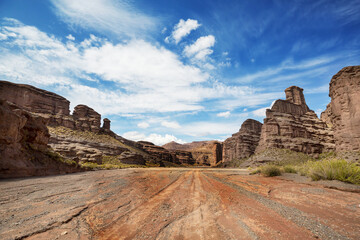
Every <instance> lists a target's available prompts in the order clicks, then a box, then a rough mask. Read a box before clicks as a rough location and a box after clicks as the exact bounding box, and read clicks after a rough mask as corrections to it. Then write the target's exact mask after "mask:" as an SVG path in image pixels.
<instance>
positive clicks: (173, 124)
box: [161, 121, 180, 129]
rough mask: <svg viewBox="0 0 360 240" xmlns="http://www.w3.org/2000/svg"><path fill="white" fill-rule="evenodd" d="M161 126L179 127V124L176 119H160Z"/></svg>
mask: <svg viewBox="0 0 360 240" xmlns="http://www.w3.org/2000/svg"><path fill="white" fill-rule="evenodd" d="M161 126H164V127H167V128H175V129H176V128H180V124H179V123H178V122H176V121H162V122H161Z"/></svg>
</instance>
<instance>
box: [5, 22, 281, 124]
mask: <svg viewBox="0 0 360 240" xmlns="http://www.w3.org/2000/svg"><path fill="white" fill-rule="evenodd" d="M0 34H2V36H4V37H3V38H5V39H4V40H2V42H1V45H0V78H1V79H5V80H9V81H13V82H19V83H28V84H32V85H35V86H37V87H41V88H45V89H47V90H50V91H55V92H56V93H58V94H61V95H63V96H65V97H66V98H68V99H69V100H70V101H71V104H72V105H76V104H87V105H89V106H91V107H92V108H94V109H97V111H99V112H100V113H101V114H134V113H136V114H139V113H149V114H151V113H159V112H179V111H187V112H189V111H199V110H203V109H205V104H204V102H205V101H206V100H209V99H212V100H214V101H217V103H218V104H216V106H217V107H218V108H219V109H221V108H222V106H227V108H228V109H233V108H236V107H238V106H246V107H248V106H256V105H260V104H264V103H266V102H268V101H269V100H272V99H276V98H279V97H281V96H282V95H283V93H282V92H281V93H280V96H278V95H277V94H276V93H261V92H259V90H258V89H256V88H250V87H246V86H227V85H225V84H223V83H219V82H211V78H210V75H209V74H207V73H205V72H204V71H203V70H201V69H200V68H198V67H196V66H193V65H187V64H184V63H183V62H181V61H180V58H179V56H178V55H176V54H175V53H173V52H171V51H169V50H167V49H165V48H163V47H159V46H154V45H153V44H151V43H149V42H147V41H144V40H135V39H134V40H129V41H127V42H126V43H119V44H114V43H111V42H109V41H107V40H106V39H104V38H99V37H97V36H95V35H90V36H89V38H86V39H84V40H83V41H82V42H74V41H65V42H63V41H62V40H61V39H58V38H56V37H55V36H52V35H49V34H46V33H44V32H42V31H40V30H39V29H37V28H35V27H32V26H27V25H24V24H22V23H20V22H18V21H17V20H14V19H6V20H5V21H3V22H2V27H1V28H0ZM94 82H96V84H94ZM149 99H156V101H149ZM217 107H215V108H214V109H213V110H214V111H216V110H219V109H217ZM162 121H163V120H159V121H158V122H159V123H161V122H162ZM167 125H168V126H172V127H177V125H176V124H172V125H170V124H167Z"/></svg>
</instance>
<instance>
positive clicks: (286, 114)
mask: <svg viewBox="0 0 360 240" xmlns="http://www.w3.org/2000/svg"><path fill="white" fill-rule="evenodd" d="M285 93H286V100H277V101H276V102H275V103H274V105H273V106H272V108H271V109H267V110H266V118H265V119H264V124H263V126H262V130H261V136H260V141H259V145H258V147H257V148H256V152H261V151H263V150H265V149H269V148H285V149H290V150H293V151H297V152H303V153H307V154H311V155H313V156H317V155H318V154H320V153H322V152H324V151H332V150H334V147H335V145H334V138H333V132H332V130H331V129H330V128H329V127H328V126H327V124H326V123H325V122H323V121H321V120H320V119H318V117H317V116H316V114H315V112H314V111H312V110H310V109H309V108H308V106H307V105H306V102H305V98H304V95H303V89H302V88H299V87H296V86H292V87H289V88H287V89H286V90H285Z"/></svg>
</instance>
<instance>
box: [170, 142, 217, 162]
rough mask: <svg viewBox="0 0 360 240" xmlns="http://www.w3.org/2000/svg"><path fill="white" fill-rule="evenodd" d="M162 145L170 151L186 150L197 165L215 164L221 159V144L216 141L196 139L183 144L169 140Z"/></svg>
mask: <svg viewBox="0 0 360 240" xmlns="http://www.w3.org/2000/svg"><path fill="white" fill-rule="evenodd" d="M163 147H164V148H165V149H168V150H169V151H170V152H173V151H186V152H189V153H191V157H192V159H193V160H191V159H190V160H191V161H193V162H194V163H196V164H197V165H206V166H216V165H217V164H218V163H219V162H221V160H222V144H221V143H219V142H217V141H196V142H192V143H185V144H180V143H176V142H170V143H167V144H165V145H163ZM188 156H190V155H188Z"/></svg>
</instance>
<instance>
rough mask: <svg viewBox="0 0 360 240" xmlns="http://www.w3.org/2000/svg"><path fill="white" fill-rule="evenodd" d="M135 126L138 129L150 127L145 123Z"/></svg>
mask: <svg viewBox="0 0 360 240" xmlns="http://www.w3.org/2000/svg"><path fill="white" fill-rule="evenodd" d="M137 126H138V127H139V128H148V127H149V126H150V124H148V123H147V122H140V123H138V124H137Z"/></svg>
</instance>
